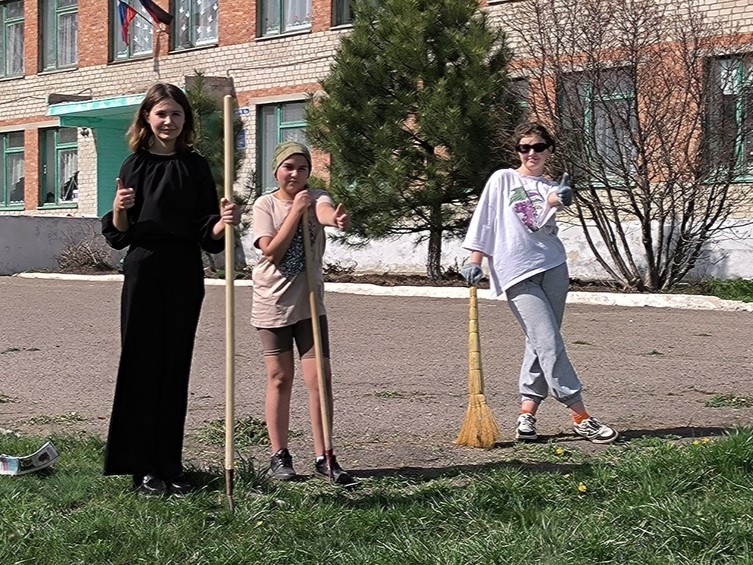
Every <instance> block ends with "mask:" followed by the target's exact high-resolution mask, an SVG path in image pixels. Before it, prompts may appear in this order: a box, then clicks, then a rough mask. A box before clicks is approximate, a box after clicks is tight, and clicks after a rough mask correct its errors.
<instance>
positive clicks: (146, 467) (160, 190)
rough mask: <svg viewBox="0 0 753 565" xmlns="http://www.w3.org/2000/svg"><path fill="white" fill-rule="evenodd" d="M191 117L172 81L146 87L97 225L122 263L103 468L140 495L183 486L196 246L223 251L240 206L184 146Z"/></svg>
mask: <svg viewBox="0 0 753 565" xmlns="http://www.w3.org/2000/svg"><path fill="white" fill-rule="evenodd" d="M194 138H195V130H194V118H193V112H192V110H191V106H190V104H189V102H188V98H186V95H185V94H184V93H183V91H182V90H181V89H180V88H178V87H177V86H174V85H171V84H163V83H158V84H155V85H154V86H152V87H151V88H150V89H149V91H148V92H147V93H146V96H145V97H144V101H143V102H142V103H141V106H140V108H139V110H138V113H137V114H136V116H135V117H134V120H133V123H132V124H131V127H130V129H129V130H128V142H129V146H130V149H131V151H133V153H132V154H131V155H130V156H129V157H128V158H127V159H126V160H125V161H124V162H123V165H122V166H121V168H120V176H119V177H118V178H117V179H116V182H117V191H116V194H115V199H114V201H113V209H112V212H108V213H107V214H105V216H104V217H103V218H102V233H103V234H104V236H105V238H106V239H107V241H108V243H109V244H110V245H111V246H112V247H114V248H115V249H123V248H125V247H126V246H128V253H127V254H126V256H125V260H124V263H123V273H124V283H123V294H122V298H121V322H120V332H121V345H122V350H121V356H120V366H119V368H118V378H117V384H116V387H115V400H114V402H113V408H112V415H111V418H110V431H109V434H108V437H107V449H106V453H105V470H104V471H105V474H106V475H132V476H133V486H134V489H135V490H136V491H137V492H139V493H142V494H164V493H167V492H171V493H174V494H184V493H185V492H187V491H188V490H189V488H190V487H189V485H188V484H187V483H186V482H185V480H184V479H183V478H182V476H181V473H182V463H181V460H182V451H183V431H184V426H185V417H186V408H187V405H188V380H189V373H190V370H191V358H192V356H193V346H194V339H195V336H196V328H197V326H198V322H199V314H200V311H201V303H202V301H203V298H204V271H203V264H202V258H201V250H202V249H204V250H206V251H208V252H210V253H219V252H220V251H222V250H223V249H224V233H225V226H226V225H237V224H238V223H240V209H239V208H238V207H237V206H236V205H235V204H233V203H231V202H228V201H227V200H225V199H224V198H223V199H222V200H221V201H220V204H219V206H218V194H217V186H216V184H215V181H214V179H213V178H212V173H211V171H210V169H209V165H208V163H207V161H206V160H205V159H204V158H203V157H202V156H201V155H199V154H198V153H196V152H195V151H194V150H193V148H192V143H193V142H194Z"/></svg>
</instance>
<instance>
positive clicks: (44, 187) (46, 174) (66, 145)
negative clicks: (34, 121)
mask: <svg viewBox="0 0 753 565" xmlns="http://www.w3.org/2000/svg"><path fill="white" fill-rule="evenodd" d="M60 130H74V131H75V132H76V141H75V142H73V141H62V142H61V141H60V140H59V138H60ZM40 135H41V140H40V141H41V143H40V149H41V151H40V170H41V172H42V175H41V182H40V183H39V206H40V207H42V208H77V207H78V198H76V199H71V200H62V199H61V191H62V189H63V188H64V185H65V184H67V183H68V182H69V181H71V180H72V179H74V178H75V179H76V180H75V181H74V182H76V184H77V183H78V181H77V179H78V176H77V175H78V172H79V171H80V166H78V165H79V163H78V151H79V147H78V128H75V127H70V128H66V127H56V128H48V129H43V130H41V131H40ZM72 149H75V151H76V165H77V167H76V171H74V173H73V174H71V175H70V177H68V178H67V179H66V180H65V182H63V181H62V180H61V171H60V167H59V163H60V159H59V157H60V154H61V153H63V152H66V151H71V150H72ZM50 155H52V156H53V160H54V163H53V164H52V167H51V166H50V163H49V158H50ZM51 168H52V174H51V175H50V169H51ZM50 193H52V194H53V196H54V201H48V199H47V195H48V194H50Z"/></svg>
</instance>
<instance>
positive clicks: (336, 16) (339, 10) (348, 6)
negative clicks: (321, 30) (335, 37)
mask: <svg viewBox="0 0 753 565" xmlns="http://www.w3.org/2000/svg"><path fill="white" fill-rule="evenodd" d="M360 2H362V3H369V4H371V5H372V6H377V5H378V0H360ZM353 4H354V2H353V0H334V1H333V2H332V25H333V26H341V25H348V24H352V23H353V17H354V16H355V14H354V13H353Z"/></svg>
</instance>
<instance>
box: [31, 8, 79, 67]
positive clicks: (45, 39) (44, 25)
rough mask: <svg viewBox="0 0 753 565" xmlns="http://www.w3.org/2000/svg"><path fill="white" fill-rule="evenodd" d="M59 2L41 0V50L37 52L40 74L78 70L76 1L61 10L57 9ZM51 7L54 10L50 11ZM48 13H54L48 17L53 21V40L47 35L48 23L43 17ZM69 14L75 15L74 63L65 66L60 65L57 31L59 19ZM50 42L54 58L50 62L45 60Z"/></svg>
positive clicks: (59, 26) (59, 27)
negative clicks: (52, 43) (52, 46)
mask: <svg viewBox="0 0 753 565" xmlns="http://www.w3.org/2000/svg"><path fill="white" fill-rule="evenodd" d="M60 1H61V0H43V1H42V12H41V20H42V21H41V22H40V23H41V31H42V32H41V33H40V35H39V41H40V43H41V49H40V50H39V58H40V68H41V69H42V72H49V71H57V70H67V69H75V68H78V39H79V34H78V0H74V1H75V4H74V5H72V6H65V7H63V8H60V7H59V3H60ZM52 6H54V9H52ZM48 12H54V14H52V15H51V16H50V17H51V18H52V19H54V21H55V26H54V27H55V34H54V38H51V37H50V34H49V29H48V27H49V21H48V18H47V17H45V14H47V13H48ZM69 14H75V15H76V34H75V40H74V50H75V57H74V58H75V61H74V62H72V63H67V64H61V63H60V42H59V39H60V36H59V30H60V29H62V27H61V25H60V18H61V17H63V16H66V15H69ZM50 41H54V49H53V51H54V56H53V59H54V60H52V61H48V60H47V47H48V45H49V42H50Z"/></svg>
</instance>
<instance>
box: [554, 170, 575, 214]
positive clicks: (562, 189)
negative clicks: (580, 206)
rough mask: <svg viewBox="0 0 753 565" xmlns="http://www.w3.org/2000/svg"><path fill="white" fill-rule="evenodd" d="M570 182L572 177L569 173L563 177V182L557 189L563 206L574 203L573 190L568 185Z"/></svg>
mask: <svg viewBox="0 0 753 565" xmlns="http://www.w3.org/2000/svg"><path fill="white" fill-rule="evenodd" d="M569 182H570V175H568V174H567V173H565V174H563V175H562V180H561V181H560V184H559V186H558V187H557V198H559V199H560V202H561V203H562V205H563V206H570V204H572V203H573V189H572V188H570V185H569V184H568V183H569Z"/></svg>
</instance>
